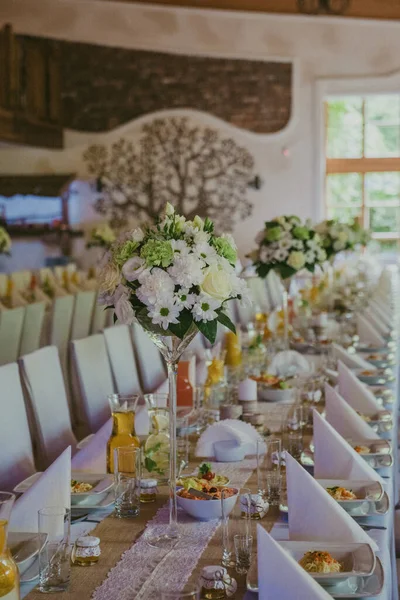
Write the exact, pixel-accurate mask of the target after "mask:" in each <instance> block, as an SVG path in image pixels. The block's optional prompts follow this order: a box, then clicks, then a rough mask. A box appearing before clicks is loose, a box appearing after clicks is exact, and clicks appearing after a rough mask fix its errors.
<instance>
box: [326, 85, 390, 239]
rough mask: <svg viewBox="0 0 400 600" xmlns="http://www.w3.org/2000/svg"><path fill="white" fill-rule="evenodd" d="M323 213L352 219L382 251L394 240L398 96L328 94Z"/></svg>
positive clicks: (343, 218) (346, 219)
mask: <svg viewBox="0 0 400 600" xmlns="http://www.w3.org/2000/svg"><path fill="white" fill-rule="evenodd" d="M325 115H326V212H327V216H328V218H333V217H335V218H339V219H340V220H341V221H349V220H351V219H354V218H357V219H359V220H360V222H361V223H362V224H363V225H364V227H366V228H369V229H370V230H371V231H372V236H373V238H375V239H376V240H377V241H378V242H379V244H380V246H381V248H382V250H383V251H386V250H396V248H398V247H399V244H400V95H394V94H392V95H376V96H375V95H374V96H345V97H337V96H336V97H332V98H328V99H327V100H326V102H325Z"/></svg>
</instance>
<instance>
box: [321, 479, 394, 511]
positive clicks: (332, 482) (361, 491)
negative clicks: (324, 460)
mask: <svg viewBox="0 0 400 600" xmlns="http://www.w3.org/2000/svg"><path fill="white" fill-rule="evenodd" d="M316 481H318V483H319V484H320V485H321V486H322V487H323V488H324V489H327V488H331V487H334V486H338V487H343V488H346V489H347V490H351V491H352V492H353V493H354V494H356V496H357V498H354V500H336V502H337V503H338V504H340V506H342V507H343V508H344V509H345V510H346V511H347V510H352V509H355V508H358V507H361V506H362V505H364V504H365V503H369V502H379V500H381V498H382V496H383V487H382V485H381V483H380V482H379V481H351V480H344V479H317V480H316Z"/></svg>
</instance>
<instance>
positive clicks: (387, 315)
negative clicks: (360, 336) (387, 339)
mask: <svg viewBox="0 0 400 600" xmlns="http://www.w3.org/2000/svg"><path fill="white" fill-rule="evenodd" d="M368 308H369V309H370V310H371V311H372V312H373V313H374V315H375V316H376V317H378V319H381V321H383V323H385V325H387V326H388V327H391V325H392V319H393V314H392V311H390V310H387V304H380V303H379V302H378V301H376V300H371V302H370V303H369V305H368Z"/></svg>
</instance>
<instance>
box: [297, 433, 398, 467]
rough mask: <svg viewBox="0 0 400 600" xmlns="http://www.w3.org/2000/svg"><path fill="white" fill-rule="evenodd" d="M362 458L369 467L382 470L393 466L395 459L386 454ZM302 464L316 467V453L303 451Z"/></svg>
mask: <svg viewBox="0 0 400 600" xmlns="http://www.w3.org/2000/svg"><path fill="white" fill-rule="evenodd" d="M377 441H382V442H386V443H387V441H386V440H377ZM362 445H367V443H366V442H363V444H362ZM389 452H390V450H389ZM360 456H362V457H363V459H364V460H365V461H366V462H367V463H368V464H369V465H371V467H372V468H373V469H382V468H384V467H391V466H392V464H393V457H392V455H391V454H390V453H389V454H384V453H374V454H360ZM300 463H301V464H302V465H303V467H308V468H309V467H313V466H314V453H313V451H312V450H311V449H310V448H308V449H306V450H303V452H302V453H301V456H300Z"/></svg>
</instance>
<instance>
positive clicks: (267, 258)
mask: <svg viewBox="0 0 400 600" xmlns="http://www.w3.org/2000/svg"><path fill="white" fill-rule="evenodd" d="M274 253H275V251H274V249H273V248H271V247H270V246H263V247H262V248H261V250H260V261H261V262H264V263H268V262H271V260H272V259H273V258H274Z"/></svg>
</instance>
